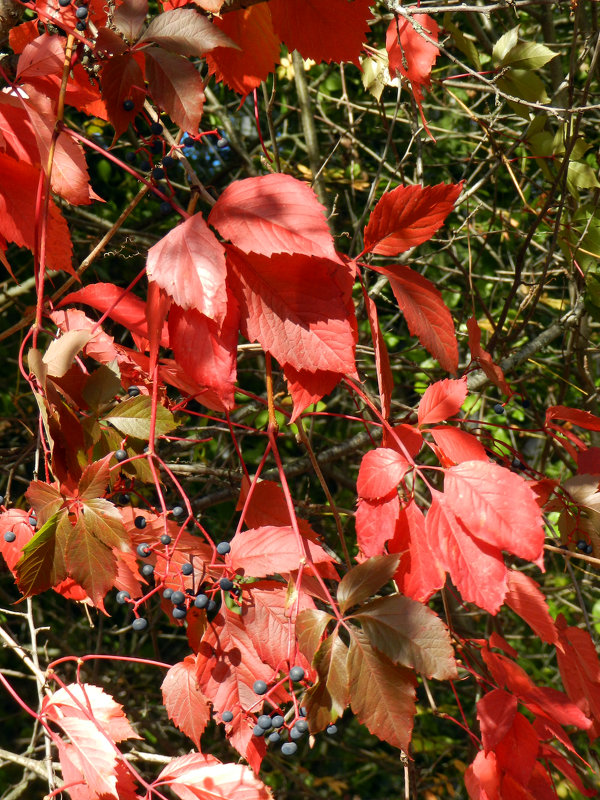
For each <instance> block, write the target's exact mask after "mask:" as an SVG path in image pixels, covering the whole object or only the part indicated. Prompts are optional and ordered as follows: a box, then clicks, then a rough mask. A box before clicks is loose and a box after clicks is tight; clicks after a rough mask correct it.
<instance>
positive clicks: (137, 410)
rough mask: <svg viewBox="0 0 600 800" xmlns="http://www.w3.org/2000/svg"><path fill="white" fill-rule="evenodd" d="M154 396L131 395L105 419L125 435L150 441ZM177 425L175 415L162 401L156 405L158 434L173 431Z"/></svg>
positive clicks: (106, 415) (104, 418)
mask: <svg viewBox="0 0 600 800" xmlns="http://www.w3.org/2000/svg"><path fill="white" fill-rule="evenodd" d="M151 411H152V398H151V397H148V396H146V395H143V394H142V395H139V397H131V398H129V399H128V400H123V401H122V402H120V403H119V404H118V405H117V406H116V408H113V410H112V411H110V412H109V413H108V414H105V415H104V417H103V420H104V421H105V422H110V424H111V425H113V426H114V427H115V428H116V429H117V430H118V431H119V432H120V433H122V434H123V436H134V437H135V438H136V439H144V441H148V439H149V438H150V433H151V431H150V415H151ZM175 427H177V426H176V423H175V420H174V419H173V415H172V414H171V412H170V411H169V410H168V409H166V408H165V407H164V406H162V405H160V403H159V404H158V405H157V407H156V429H155V432H156V435H157V436H160V435H161V434H163V433H168V432H169V431H172V430H173V428H175Z"/></svg>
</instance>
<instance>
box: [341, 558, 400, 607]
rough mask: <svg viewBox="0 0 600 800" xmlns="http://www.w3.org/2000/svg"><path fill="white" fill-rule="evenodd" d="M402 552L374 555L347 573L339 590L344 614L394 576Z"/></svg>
mask: <svg viewBox="0 0 600 800" xmlns="http://www.w3.org/2000/svg"><path fill="white" fill-rule="evenodd" d="M400 558H401V555H400V553H394V554H393V555H390V556H388V555H384V556H373V557H372V558H369V559H367V560H366V561H364V562H363V563H362V564H359V565H358V566H357V567H354V568H353V569H351V570H350V572H348V573H346V575H344V577H343V578H342V580H341V581H340V584H339V586H338V590H337V599H338V603H339V604H340V611H341V612H342V614H343V613H344V612H345V611H346V609H348V608H350V606H355V605H357V603H362V601H363V600H366V599H367V598H368V597H371V595H372V594H375V592H376V591H377V590H378V589H381V587H382V586H384V585H385V584H386V583H387V582H388V581H391V579H392V578H393V577H394V573H395V572H396V570H397V569H398V564H399V563H400Z"/></svg>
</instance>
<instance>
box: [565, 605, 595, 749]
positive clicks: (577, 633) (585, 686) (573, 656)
mask: <svg viewBox="0 0 600 800" xmlns="http://www.w3.org/2000/svg"><path fill="white" fill-rule="evenodd" d="M557 627H558V631H559V637H560V644H561V645H562V649H560V648H557V650H556V656H557V660H558V668H559V670H560V675H561V678H562V682H563V685H564V687H565V689H566V692H567V694H568V695H569V697H570V699H571V700H572V701H573V702H574V703H575V705H577V706H578V707H579V708H580V709H581V710H582V711H583V713H584V714H585V715H586V716H587V717H589V718H590V719H592V720H593V723H594V724H593V727H592V728H590V730H589V731H588V735H589V737H590V740H593V739H595V738H596V737H597V736H598V735H599V734H600V662H599V661H598V654H597V652H596V647H595V646H594V643H593V642H592V640H591V638H590V635H589V633H588V632H587V631H584V630H581V629H580V628H575V627H572V626H568V625H567V624H566V622H565V619H564V617H563V616H562V614H560V615H559V616H558V619H557Z"/></svg>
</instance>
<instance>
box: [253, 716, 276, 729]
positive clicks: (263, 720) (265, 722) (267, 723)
mask: <svg viewBox="0 0 600 800" xmlns="http://www.w3.org/2000/svg"><path fill="white" fill-rule="evenodd" d="M256 721H257V723H258V724H259V725H260V727H261V728H264V729H265V730H266V731H268V730H269V728H272V727H273V725H272V723H271V717H270V716H269V715H268V714H261V715H260V717H259V718H258V719H257V720H256Z"/></svg>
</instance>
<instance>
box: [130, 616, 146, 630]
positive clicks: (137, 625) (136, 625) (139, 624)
mask: <svg viewBox="0 0 600 800" xmlns="http://www.w3.org/2000/svg"><path fill="white" fill-rule="evenodd" d="M131 627H132V628H133V630H134V631H143V630H145V629H146V628H147V627H148V620H147V619H144V618H143V617H138V618H137V619H134V620H133V623H132V625H131Z"/></svg>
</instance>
